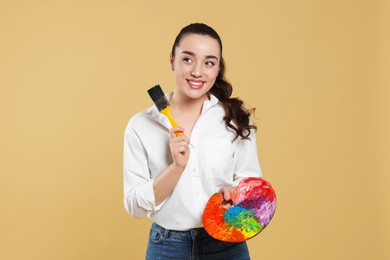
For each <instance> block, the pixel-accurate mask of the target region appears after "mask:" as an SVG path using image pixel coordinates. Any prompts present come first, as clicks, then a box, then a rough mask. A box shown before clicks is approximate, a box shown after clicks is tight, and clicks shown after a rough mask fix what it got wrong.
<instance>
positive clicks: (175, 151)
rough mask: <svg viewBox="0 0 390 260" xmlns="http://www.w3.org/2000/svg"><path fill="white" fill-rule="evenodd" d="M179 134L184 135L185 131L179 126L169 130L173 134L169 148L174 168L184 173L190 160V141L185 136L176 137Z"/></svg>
mask: <svg viewBox="0 0 390 260" xmlns="http://www.w3.org/2000/svg"><path fill="white" fill-rule="evenodd" d="M177 132H182V133H184V129H183V128H182V127H179V126H177V127H173V128H171V129H170V130H169V133H170V134H171V140H170V141H169V147H170V149H171V154H172V158H173V164H174V166H175V167H177V168H178V169H180V170H182V171H183V170H184V168H185V167H186V165H187V162H188V158H189V156H190V148H189V143H190V140H189V139H188V137H187V136H185V135H184V134H183V135H179V136H176V133H177Z"/></svg>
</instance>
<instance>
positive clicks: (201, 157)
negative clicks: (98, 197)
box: [123, 95, 262, 230]
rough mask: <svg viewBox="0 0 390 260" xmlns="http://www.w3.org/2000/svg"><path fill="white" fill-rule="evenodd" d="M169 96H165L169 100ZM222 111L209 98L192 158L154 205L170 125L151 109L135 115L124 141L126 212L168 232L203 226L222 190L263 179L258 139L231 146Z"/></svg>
mask: <svg viewBox="0 0 390 260" xmlns="http://www.w3.org/2000/svg"><path fill="white" fill-rule="evenodd" d="M170 96H171V95H168V98H169V97H170ZM224 116H225V110H224V108H223V105H222V104H221V103H220V102H219V101H218V99H217V98H216V97H215V96H213V95H211V96H210V100H206V101H205V102H204V104H203V107H202V112H201V114H200V116H199V118H198V120H197V121H196V123H195V125H194V127H193V130H192V132H191V136H190V137H189V138H190V143H191V145H190V146H189V147H190V156H189V159H188V163H187V166H186V168H185V170H184V172H183V173H182V175H181V177H180V180H179V181H178V183H177V184H176V186H175V188H174V190H173V192H172V193H171V195H170V196H169V197H168V198H167V199H165V201H164V202H163V203H161V204H160V205H158V206H156V205H155V203H154V201H155V199H154V191H153V181H154V178H155V177H156V176H157V175H158V174H159V173H160V172H162V171H163V170H164V169H165V168H167V167H168V166H169V165H170V164H171V163H172V162H173V159H172V156H171V153H170V149H169V144H168V142H169V140H170V134H169V129H170V128H171V124H170V122H169V120H168V119H167V118H166V117H165V116H164V115H162V114H160V113H159V112H158V110H157V108H156V107H155V106H153V107H151V108H149V109H148V110H146V111H143V112H140V113H138V114H136V115H135V116H133V117H132V118H131V119H130V121H129V123H128V125H127V127H126V130H125V136H124V158H123V159H124V206H125V209H126V210H127V212H128V213H130V214H131V215H133V216H135V217H137V218H141V217H144V216H148V217H149V218H150V219H152V220H153V221H154V222H156V223H157V224H159V225H160V226H162V227H164V228H166V229H173V230H188V229H191V228H196V227H202V226H203V224H202V214H203V210H204V207H205V206H206V203H207V201H208V199H209V198H210V196H211V195H213V194H214V193H216V192H218V191H219V190H220V188H221V187H223V186H236V185H237V184H238V182H239V181H240V180H241V179H242V178H244V177H261V176H262V174H261V169H260V165H259V161H258V158H257V147H256V135H255V132H254V131H251V134H250V139H245V140H241V138H240V137H238V138H237V139H236V140H235V141H234V142H232V140H233V139H234V137H235V132H234V131H232V130H231V129H230V128H227V127H226V125H225V121H224V120H223V117H224Z"/></svg>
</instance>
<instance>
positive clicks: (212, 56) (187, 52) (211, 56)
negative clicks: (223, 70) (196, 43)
mask: <svg viewBox="0 0 390 260" xmlns="http://www.w3.org/2000/svg"><path fill="white" fill-rule="evenodd" d="M181 53H184V54H188V55H191V56H193V57H196V54H195V53H194V52H192V51H182V52H181ZM206 59H215V60H218V57H217V56H214V55H207V56H206Z"/></svg>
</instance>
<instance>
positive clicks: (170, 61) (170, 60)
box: [169, 53, 175, 71]
mask: <svg viewBox="0 0 390 260" xmlns="http://www.w3.org/2000/svg"><path fill="white" fill-rule="evenodd" d="M174 60H175V59H174V58H173V55H172V53H171V54H170V55H169V63H171V68H172V70H173V71H174V70H175V69H174V67H173V61H174Z"/></svg>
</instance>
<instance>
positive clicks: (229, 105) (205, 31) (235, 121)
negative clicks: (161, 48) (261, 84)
mask: <svg viewBox="0 0 390 260" xmlns="http://www.w3.org/2000/svg"><path fill="white" fill-rule="evenodd" d="M187 34H198V35H203V36H210V37H211V38H213V39H215V40H216V41H217V42H218V44H219V46H220V49H221V59H220V63H219V68H220V69H219V73H218V76H217V79H216V80H215V83H214V85H213V87H212V88H211V89H210V93H211V94H213V95H214V96H216V97H217V98H218V100H219V101H220V102H221V103H222V105H223V107H224V109H225V117H224V118H223V120H224V121H225V124H226V126H227V127H229V128H230V129H232V130H233V131H234V132H235V133H236V136H235V138H234V140H235V139H237V138H238V137H241V138H242V139H248V138H249V135H250V130H251V129H254V130H256V129H257V128H256V126H255V125H253V124H250V115H251V114H252V113H254V110H255V109H254V108H252V109H250V110H247V109H246V108H245V107H244V106H243V104H244V102H243V101H242V100H241V99H239V98H231V97H230V96H231V95H232V93H233V86H232V84H230V83H229V81H227V80H226V79H225V61H224V59H223V57H222V40H221V38H220V37H219V35H218V33H217V32H216V31H215V30H214V29H213V28H211V27H210V26H208V25H206V24H203V23H193V24H190V25H187V26H186V27H184V28H183V29H181V31H180V32H179V34H178V35H177V36H176V39H175V41H174V43H173V46H172V51H171V54H172V57H174V54H175V48H176V47H177V46H179V44H180V40H181V39H182V38H183V36H185V35H187Z"/></svg>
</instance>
